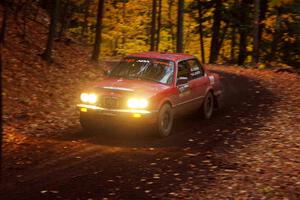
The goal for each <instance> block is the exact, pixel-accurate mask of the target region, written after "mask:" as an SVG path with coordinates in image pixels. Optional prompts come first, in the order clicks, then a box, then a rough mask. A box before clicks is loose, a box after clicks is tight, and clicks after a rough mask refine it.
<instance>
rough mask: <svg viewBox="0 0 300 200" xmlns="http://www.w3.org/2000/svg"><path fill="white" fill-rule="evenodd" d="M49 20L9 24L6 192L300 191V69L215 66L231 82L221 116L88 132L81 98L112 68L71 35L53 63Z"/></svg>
mask: <svg viewBox="0 0 300 200" xmlns="http://www.w3.org/2000/svg"><path fill="white" fill-rule="evenodd" d="M29 23H31V22H29ZM32 23H33V22H32ZM29 26H30V24H29ZM32 26H34V24H33V25H32ZM45 30H46V29H43V28H40V29H37V28H32V29H28V31H30V34H28V35H27V36H26V41H27V43H24V42H23V41H24V40H23V39H22V41H21V40H20V41H19V40H18V38H19V37H16V35H15V34H16V33H18V30H14V29H13V28H10V29H9V33H8V37H9V38H8V40H7V42H6V46H5V49H4V58H5V59H4V69H3V77H2V81H3V89H4V91H3V94H2V96H3V100H4V107H3V112H4V113H3V118H4V120H5V122H4V124H3V127H4V134H5V135H4V139H5V140H4V152H3V154H4V160H3V177H2V184H1V191H0V199H151V198H152V199H300V123H299V121H300V76H299V75H297V74H290V73H275V72H273V71H269V70H256V69H245V68H239V67H233V66H221V65H219V66H208V69H209V70H211V71H213V72H216V73H219V74H220V75H221V79H222V83H223V91H224V107H223V108H222V109H221V110H219V111H216V112H215V114H214V116H213V118H212V119H211V120H207V121H205V120H200V119H199V118H198V117H197V116H196V115H189V116H186V117H184V118H180V119H178V120H176V121H175V128H174V133H173V135H171V136H170V137H167V138H163V139H158V138H156V137H154V136H152V135H151V134H150V133H149V132H144V130H142V129H132V128H126V127H125V128H124V127H118V128H115V129H111V130H109V131H106V132H101V133H100V132H96V133H92V134H89V135H85V133H84V132H82V130H81V128H80V126H79V122H78V112H76V109H75V105H76V102H77V101H78V98H79V93H80V90H81V88H82V86H83V85H84V84H85V83H86V82H87V81H95V80H100V79H101V77H102V72H101V70H99V69H97V68H96V66H95V65H94V64H91V63H89V62H87V60H88V57H89V54H88V53H89V49H86V48H84V47H82V46H80V45H78V44H65V43H63V42H56V47H55V48H56V51H54V56H55V63H53V64H52V65H50V66H48V65H46V64H45V63H44V62H43V61H42V60H41V59H40V57H39V56H38V54H39V53H41V51H42V48H43V44H44V43H45V38H44V37H43V36H45ZM37 40H38V41H37ZM29 46H30V48H29ZM28 49H30V51H29V50H28ZM102 67H103V66H102Z"/></svg>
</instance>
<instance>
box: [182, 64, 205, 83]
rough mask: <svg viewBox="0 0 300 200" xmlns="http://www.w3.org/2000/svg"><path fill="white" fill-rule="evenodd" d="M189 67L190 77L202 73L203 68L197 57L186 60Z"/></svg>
mask: <svg viewBox="0 0 300 200" xmlns="http://www.w3.org/2000/svg"><path fill="white" fill-rule="evenodd" d="M186 62H187V64H188V65H189V69H190V75H189V78H190V79H196V78H199V77H201V76H203V75H204V70H203V68H202V66H201V65H200V63H199V61H198V60H197V59H191V60H187V61H186Z"/></svg>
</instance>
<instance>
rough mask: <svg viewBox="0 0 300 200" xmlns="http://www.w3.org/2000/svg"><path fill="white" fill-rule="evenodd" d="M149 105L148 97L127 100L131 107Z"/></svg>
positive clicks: (145, 106)
mask: <svg viewBox="0 0 300 200" xmlns="http://www.w3.org/2000/svg"><path fill="white" fill-rule="evenodd" d="M148 105H149V102H148V101H147V100H146V99H137V98H131V99H128V101H127V106H128V107H129V108H147V107H148Z"/></svg>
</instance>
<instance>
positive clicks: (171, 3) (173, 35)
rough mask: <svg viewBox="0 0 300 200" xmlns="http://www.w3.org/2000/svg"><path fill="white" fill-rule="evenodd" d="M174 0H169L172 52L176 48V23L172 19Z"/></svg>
mask: <svg viewBox="0 0 300 200" xmlns="http://www.w3.org/2000/svg"><path fill="white" fill-rule="evenodd" d="M173 3H174V0H169V1H168V5H169V6H168V20H169V26H170V34H171V48H172V52H173V51H174V50H175V33H174V23H173V20H172V6H173Z"/></svg>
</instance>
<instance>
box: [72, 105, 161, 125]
mask: <svg viewBox="0 0 300 200" xmlns="http://www.w3.org/2000/svg"><path fill="white" fill-rule="evenodd" d="M77 107H78V108H79V111H80V116H81V117H84V118H85V119H87V120H93V121H113V122H117V123H128V122H136V123H149V124H151V123H155V122H156V121H157V115H158V111H157V110H132V109H108V108H102V107H99V106H94V105H87V104H78V105H77Z"/></svg>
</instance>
